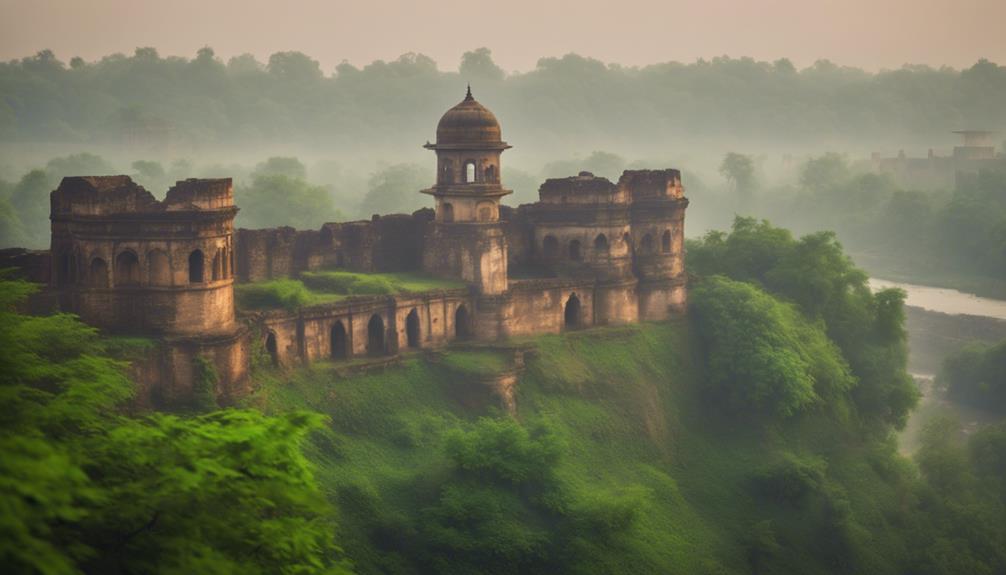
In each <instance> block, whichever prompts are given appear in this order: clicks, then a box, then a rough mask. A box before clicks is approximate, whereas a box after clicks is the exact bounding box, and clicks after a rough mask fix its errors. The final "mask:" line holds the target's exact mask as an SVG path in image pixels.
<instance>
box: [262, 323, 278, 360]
mask: <svg viewBox="0 0 1006 575" xmlns="http://www.w3.org/2000/svg"><path fill="white" fill-rule="evenodd" d="M265 351H266V353H268V354H269V359H270V360H271V361H272V364H273V366H277V365H279V347H278V346H277V345H276V334H274V333H273V332H271V331H270V332H269V335H267V336H266V338H265Z"/></svg>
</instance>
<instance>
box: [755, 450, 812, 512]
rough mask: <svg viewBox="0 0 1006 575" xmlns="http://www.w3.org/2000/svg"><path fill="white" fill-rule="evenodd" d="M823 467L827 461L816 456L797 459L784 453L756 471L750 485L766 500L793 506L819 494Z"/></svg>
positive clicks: (797, 457) (797, 456)
mask: <svg viewBox="0 0 1006 575" xmlns="http://www.w3.org/2000/svg"><path fill="white" fill-rule="evenodd" d="M827 468H828V464H827V462H825V460H824V459H822V458H820V457H814V456H802V457H801V456H799V455H796V454H794V453H788V452H787V453H783V454H782V455H781V457H780V458H779V459H778V461H775V462H773V463H770V464H768V465H766V466H765V467H763V468H762V469H760V470H759V471H757V472H756V473H755V476H754V483H755V486H756V487H757V489H758V491H760V492H761V493H763V494H764V495H766V496H767V497H769V498H771V499H774V500H775V501H779V502H782V503H791V504H794V505H797V504H800V503H802V502H803V501H804V499H806V498H807V496H808V495H810V494H812V493H816V492H818V491H820V489H821V487H822V485H823V484H824V474H825V470H826V469H827Z"/></svg>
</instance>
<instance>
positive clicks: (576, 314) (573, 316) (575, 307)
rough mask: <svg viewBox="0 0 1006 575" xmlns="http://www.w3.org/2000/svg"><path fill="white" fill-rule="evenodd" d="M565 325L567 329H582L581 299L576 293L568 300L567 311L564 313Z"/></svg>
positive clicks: (570, 295)
mask: <svg viewBox="0 0 1006 575" xmlns="http://www.w3.org/2000/svg"><path fill="white" fill-rule="evenodd" d="M563 324H564V325H565V326H566V329H576V328H578V327H580V298H578V297H576V294H575V293H572V294H569V299H568V300H566V309H565V310H564V311H563Z"/></svg>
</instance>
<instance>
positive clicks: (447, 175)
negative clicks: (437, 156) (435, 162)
mask: <svg viewBox="0 0 1006 575" xmlns="http://www.w3.org/2000/svg"><path fill="white" fill-rule="evenodd" d="M440 181H441V182H442V183H444V184H453V183H454V174H452V173H451V161H450V160H446V159H445V160H444V161H443V164H442V165H441V168H440Z"/></svg>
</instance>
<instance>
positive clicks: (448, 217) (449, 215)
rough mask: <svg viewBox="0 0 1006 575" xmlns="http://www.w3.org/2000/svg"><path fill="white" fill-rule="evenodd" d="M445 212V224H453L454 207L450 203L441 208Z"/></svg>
mask: <svg viewBox="0 0 1006 575" xmlns="http://www.w3.org/2000/svg"><path fill="white" fill-rule="evenodd" d="M441 209H442V210H443V212H444V213H443V220H444V222H445V223H448V224H449V223H451V222H453V221H454V206H453V205H452V204H449V203H445V204H443V205H442V206H441Z"/></svg>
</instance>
